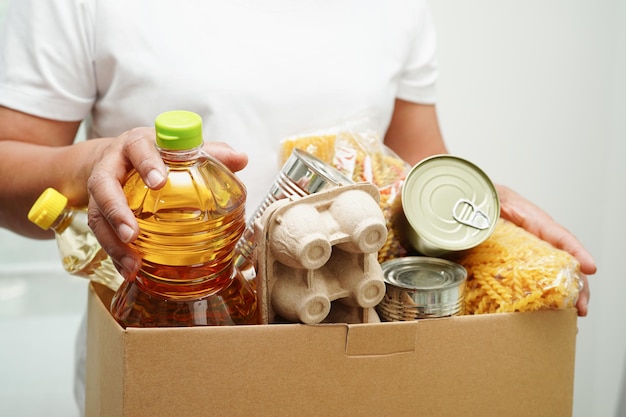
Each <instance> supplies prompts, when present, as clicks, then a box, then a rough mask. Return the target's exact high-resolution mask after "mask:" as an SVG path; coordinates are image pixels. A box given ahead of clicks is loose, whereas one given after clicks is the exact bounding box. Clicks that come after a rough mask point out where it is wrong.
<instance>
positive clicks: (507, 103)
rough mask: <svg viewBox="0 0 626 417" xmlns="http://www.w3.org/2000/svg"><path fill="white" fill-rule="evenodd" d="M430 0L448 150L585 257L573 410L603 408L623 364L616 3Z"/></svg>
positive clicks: (624, 60) (623, 151)
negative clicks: (520, 200) (560, 232)
mask: <svg viewBox="0 0 626 417" xmlns="http://www.w3.org/2000/svg"><path fill="white" fill-rule="evenodd" d="M430 1H431V4H432V8H433V14H434V17H435V21H436V24H437V27H438V33H439V56H440V66H441V79H440V85H439V97H440V104H439V112H440V120H441V124H442V128H443V131H444V135H445V137H446V139H447V141H448V145H449V148H450V150H451V152H453V153H456V154H459V155H461V156H465V157H467V158H469V159H470V160H472V161H474V162H475V163H477V164H478V165H479V166H481V167H482V168H483V169H484V170H485V171H486V172H487V173H488V174H489V175H490V176H491V177H492V179H494V181H496V182H500V183H504V184H507V185H509V186H511V187H512V188H514V189H516V190H517V191H518V192H520V193H521V194H523V195H525V196H526V197H528V198H529V199H531V200H532V201H534V202H536V203H537V204H539V205H540V206H542V207H543V208H544V209H546V210H547V211H548V212H549V213H550V214H551V215H552V216H553V217H554V218H555V219H557V220H558V221H559V222H560V223H562V224H563V225H565V226H566V227H567V228H569V229H570V230H571V231H572V232H573V233H574V234H575V235H577V236H578V237H579V239H580V240H581V241H582V242H583V243H584V244H585V246H586V247H587V248H588V249H589V250H590V251H591V253H592V254H593V255H594V256H595V258H596V261H597V263H598V273H597V274H596V275H595V276H593V277H591V278H590V287H591V303H590V313H589V316H588V317H586V318H582V319H580V320H579V322H578V327H579V332H578V339H577V355H576V371H575V374H576V376H575V401H574V409H575V410H574V411H575V412H574V415H575V416H576V417H592V416H593V417H614V416H616V404H617V402H618V399H619V396H620V395H621V394H620V392H621V391H620V390H621V389H622V388H621V387H622V383H623V382H622V378H623V375H624V369H625V366H626V365H625V363H624V361H625V359H626V325H625V324H624V320H625V319H626V303H624V301H623V300H624V295H626V276H624V272H623V271H624V267H623V262H624V259H625V258H624V254H625V253H626V244H625V243H624V237H625V236H626V220H625V217H626V163H624V158H625V157H626V2H625V1H623V0H593V1H583V0H550V1H545V0H526V1H495V0H472V1H468V0H430ZM512 377H513V378H514V375H513V376H512ZM537 377H538V378H540V377H541V376H540V375H538V376H537ZM624 395H626V391H624ZM531 400H532V399H530V398H529V401H531ZM624 412H626V411H624Z"/></svg>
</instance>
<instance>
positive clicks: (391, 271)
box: [376, 256, 467, 321]
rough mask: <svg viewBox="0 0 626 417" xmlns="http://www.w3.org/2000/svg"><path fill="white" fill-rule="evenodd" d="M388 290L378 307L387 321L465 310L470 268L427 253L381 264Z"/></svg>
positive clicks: (459, 312) (441, 315) (408, 319)
mask: <svg viewBox="0 0 626 417" xmlns="http://www.w3.org/2000/svg"><path fill="white" fill-rule="evenodd" d="M381 267H382V270H383V279H384V280H385V286H386V293H385V296H384V298H383V300H382V301H381V302H380V304H378V306H377V308H376V309H377V311H378V314H379V315H380V317H381V319H383V320H385V321H410V320H417V319H423V318H434V317H447V316H455V315H460V314H463V305H464V292H465V280H466V279H467V271H466V270H465V268H463V267H462V266H461V265H459V264H456V263H454V262H451V261H448V260H445V259H440V258H430V257H424V256H409V257H405V258H396V259H392V260H390V261H386V262H383V263H382V264H381Z"/></svg>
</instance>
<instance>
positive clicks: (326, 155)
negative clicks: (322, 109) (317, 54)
mask: <svg viewBox="0 0 626 417" xmlns="http://www.w3.org/2000/svg"><path fill="white" fill-rule="evenodd" d="M372 125H374V123H373V119H372V118H370V117H363V118H358V119H355V120H351V121H348V122H346V123H344V124H343V125H341V126H337V127H331V128H328V129H325V130H320V131H317V132H314V133H310V134H302V135H296V136H292V137H289V138H286V139H284V140H283V141H282V142H281V147H280V156H281V158H280V159H281V163H283V164H284V163H285V161H286V160H287V158H289V156H290V155H291V152H292V151H293V149H294V148H298V149H302V150H305V151H307V152H309V153H310V154H312V155H314V156H316V157H317V158H319V159H320V160H322V161H324V162H326V163H328V164H330V165H332V166H334V167H335V168H337V169H338V170H339V171H340V172H341V173H343V174H344V175H346V176H347V177H348V178H351V179H352V180H353V181H355V182H369V183H372V184H374V185H376V186H377V187H378V190H379V192H380V207H381V209H382V211H383V213H384V215H385V220H386V222H387V230H388V235H387V240H386V242H385V245H384V246H383V247H382V248H381V250H380V251H379V253H378V261H379V262H381V263H382V262H384V261H386V260H389V259H393V258H397V257H401V256H405V255H406V254H407V250H406V249H405V248H404V246H403V245H402V243H401V241H400V239H399V231H398V230H397V227H396V225H395V224H394V222H392V219H394V218H396V217H397V216H395V214H396V213H397V212H398V210H402V205H401V204H402V203H401V195H400V192H401V189H402V183H403V182H404V179H405V178H406V175H407V173H408V172H409V170H410V169H411V166H410V165H409V164H408V163H406V162H405V161H404V160H402V159H401V158H400V157H399V156H398V155H396V154H395V153H394V152H393V151H392V150H391V149H389V148H388V147H386V146H385V145H384V144H383V142H382V140H381V138H380V135H379V134H378V133H377V132H376V131H375V130H374V129H372V128H371V126H372Z"/></svg>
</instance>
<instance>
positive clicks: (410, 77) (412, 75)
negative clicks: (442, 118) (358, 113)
mask: <svg viewBox="0 0 626 417" xmlns="http://www.w3.org/2000/svg"><path fill="white" fill-rule="evenodd" d="M416 3H417V5H416V10H415V11H414V16H415V21H416V22H415V26H414V28H415V31H414V38H413V45H412V48H411V50H410V52H409V55H408V57H407V61H406V65H405V67H404V71H403V73H402V74H401V77H400V82H399V85H398V92H397V94H396V97H397V98H399V99H402V100H406V101H411V102H416V103H424V104H434V103H435V101H436V83H437V77H438V67H437V57H436V49H437V39H436V33H435V26H434V22H433V18H432V14H431V12H430V9H429V7H428V5H427V4H426V2H425V1H419V2H416Z"/></svg>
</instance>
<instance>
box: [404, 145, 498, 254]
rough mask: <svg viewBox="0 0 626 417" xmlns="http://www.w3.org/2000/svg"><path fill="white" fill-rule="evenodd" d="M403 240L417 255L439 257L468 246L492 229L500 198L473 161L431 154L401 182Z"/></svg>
mask: <svg viewBox="0 0 626 417" xmlns="http://www.w3.org/2000/svg"><path fill="white" fill-rule="evenodd" d="M402 212H403V213H402V214H403V215H404V220H406V223H408V224H406V227H405V228H404V229H405V240H407V241H408V243H409V244H410V245H411V246H412V247H413V248H414V249H415V250H417V251H418V252H419V253H420V254H422V255H426V256H435V257H437V256H441V255H445V254H448V253H451V252H460V251H463V250H466V249H471V248H473V247H475V246H478V245H479V244H481V243H482V242H484V241H485V240H486V239H487V238H488V237H489V236H490V235H491V234H492V233H493V231H494V229H495V227H496V224H497V220H498V218H499V217H500V199H499V197H498V192H497V191H496V188H495V186H494V184H493V182H491V180H490V179H489V177H488V176H487V175H486V174H485V173H484V172H483V171H482V170H481V169H480V168H478V167H477V166H476V165H474V164H473V163H471V162H469V161H467V160H465V159H463V158H459V157H456V156H452V155H435V156H432V157H430V158H426V159H424V160H422V161H421V162H419V163H418V164H416V165H415V166H414V167H413V168H411V170H410V171H409V173H408V174H407V177H406V180H405V181H404V184H403V186H402Z"/></svg>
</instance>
